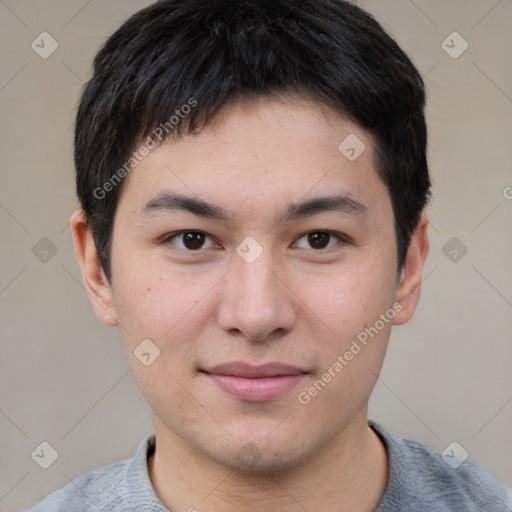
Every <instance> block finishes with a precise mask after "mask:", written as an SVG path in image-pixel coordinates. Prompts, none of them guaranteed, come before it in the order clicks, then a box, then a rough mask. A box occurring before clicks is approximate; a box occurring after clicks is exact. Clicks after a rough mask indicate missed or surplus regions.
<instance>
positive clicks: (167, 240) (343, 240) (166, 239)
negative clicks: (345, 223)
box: [161, 229, 353, 254]
mask: <svg viewBox="0 0 512 512" xmlns="http://www.w3.org/2000/svg"><path fill="white" fill-rule="evenodd" d="M185 233H201V234H203V235H205V236H206V237H207V238H210V240H212V241H213V242H214V243H215V244H218V245H220V244H219V242H218V241H217V240H216V239H215V237H213V236H212V235H210V234H208V233H207V232H206V231H201V230H200V229H181V230H179V231H174V232H172V233H168V234H167V235H165V236H164V237H163V238H162V242H161V243H162V244H167V243H170V240H171V239H173V238H174V237H177V236H179V235H182V234H185ZM310 233H327V234H329V235H334V236H335V237H337V238H338V239H339V240H340V242H341V243H353V242H352V239H351V238H350V237H349V236H347V235H345V234H343V233H339V232H337V231H333V230H329V229H309V230H307V231H305V232H304V233H302V234H301V235H299V236H298V237H297V238H296V239H295V241H294V242H293V244H296V243H297V241H299V240H300V239H301V238H303V237H304V236H306V235H309V234H310ZM340 242H338V244H335V245H334V246H332V247H329V248H327V249H311V250H312V251H313V252H314V253H318V254H322V253H327V252H329V251H330V250H334V249H335V248H336V247H337V246H338V245H339V243H340ZM172 245H174V244H172ZM177 249H179V250H180V251H183V252H187V253H190V254H199V253H201V252H203V251H204V250H205V249H198V250H196V251H192V250H189V249H181V248H180V247H177ZM301 249H302V248H301Z"/></svg>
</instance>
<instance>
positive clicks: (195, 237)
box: [164, 231, 214, 251]
mask: <svg viewBox="0 0 512 512" xmlns="http://www.w3.org/2000/svg"><path fill="white" fill-rule="evenodd" d="M174 239H177V240H181V244H174V243H173V242H172V241H173V240H174ZM207 239H210V237H209V236H208V235H207V234H206V233H203V232H202V231H180V232H178V233H174V234H172V235H170V236H169V237H167V238H166V239H165V240H164V243H166V244H167V243H170V244H172V245H176V246H177V247H179V248H180V249H183V250H184V251H198V250H199V249H204V248H205V247H203V245H204V243H205V240H207ZM210 240H211V239H210ZM213 245H214V244H213V243H212V245H211V246H213ZM206 248H207V247H206Z"/></svg>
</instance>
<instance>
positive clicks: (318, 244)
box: [299, 231, 344, 250]
mask: <svg viewBox="0 0 512 512" xmlns="http://www.w3.org/2000/svg"><path fill="white" fill-rule="evenodd" d="M332 237H335V238H337V239H338V240H339V241H343V240H344V239H343V237H342V236H341V235H337V234H336V233H333V232H332V231H310V232H309V233H306V234H305V235H303V236H302V237H301V238H299V241H300V240H303V239H305V240H306V243H308V244H310V246H311V247H312V248H313V249H318V250H322V249H329V248H331V247H334V246H335V245H336V244H333V245H329V242H330V241H331V238H332ZM300 248H301V249H309V247H300Z"/></svg>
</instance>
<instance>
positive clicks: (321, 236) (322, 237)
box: [308, 231, 329, 249]
mask: <svg viewBox="0 0 512 512" xmlns="http://www.w3.org/2000/svg"><path fill="white" fill-rule="evenodd" d="M308 241H309V243H310V244H311V247H313V248H314V249H323V248H325V246H326V245H327V244H328V243H329V233H323V232H320V231H317V232H315V233H310V234H309V235H308Z"/></svg>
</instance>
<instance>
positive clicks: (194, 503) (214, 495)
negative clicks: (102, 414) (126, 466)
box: [148, 410, 388, 512]
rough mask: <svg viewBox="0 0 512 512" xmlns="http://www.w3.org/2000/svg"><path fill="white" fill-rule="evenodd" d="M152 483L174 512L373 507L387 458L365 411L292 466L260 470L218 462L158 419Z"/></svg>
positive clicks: (360, 511)
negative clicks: (307, 457) (316, 450)
mask: <svg viewBox="0 0 512 512" xmlns="http://www.w3.org/2000/svg"><path fill="white" fill-rule="evenodd" d="M154 424H155V438H156V450H155V454H154V456H153V457H151V458H150V459H149V461H148V470H149V475H150V479H151V481H152V484H153V487H154V489H155V491H156V493H157V495H158V496H159V498H160V500H161V501H162V503H164V505H165V506H166V507H167V508H168V509H169V510H171V511H178V510H184V511H185V510H186V511H190V512H193V511H197V512H218V511H219V510H222V511H223V512H234V511H237V512H238V511H240V510H241V509H242V510H251V511H253V512H268V510H269V509H270V510H286V511H287V512H295V511H297V512H303V511H304V510H323V511H324V512H348V511H350V512H371V511H374V510H375V508H376V507H377V506H378V503H379V501H380V500H381V498H382V496H383V494H384V491H385V489H386V485H387V480H388V458H387V453H386V449H385V447H384V446H383V444H382V442H381V441H380V439H379V438H378V436H377V435H376V434H375V433H374V432H373V430H371V429H370V428H369V427H368V424H367V420H366V410H365V411H364V417H363V415H361V418H358V419H357V421H355V420H354V421H353V422H352V423H351V424H350V425H349V427H348V428H347V429H345V430H344V431H343V432H342V433H341V434H339V435H338V437H336V438H335V439H334V440H333V441H332V442H331V443H329V444H328V445H326V446H325V447H324V449H322V450H321V452H319V453H317V454H315V455H314V456H313V457H312V458H309V459H308V460H306V461H304V462H303V463H302V464H301V465H299V466H295V467H293V468H291V469H287V470H282V471H276V472H265V473H263V472H255V471H241V470H237V469H231V468H228V467H226V466H223V465H220V464H217V463H216V462H214V461H212V459H211V458H209V457H206V456H205V455H204V454H202V453H200V452H198V451H197V450H195V449H194V448H193V447H191V446H190V445H189V444H188V443H186V442H185V441H184V440H183V439H181V438H179V437H178V436H175V435H174V434H173V433H172V432H170V431H169V430H168V429H167V428H166V427H165V426H164V425H163V424H162V423H161V422H159V421H158V419H157V418H154Z"/></svg>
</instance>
